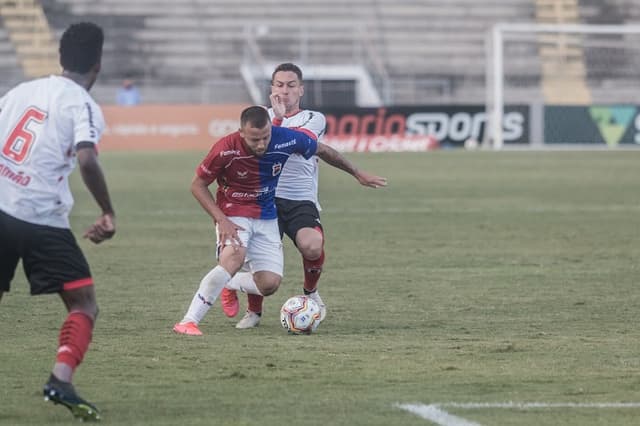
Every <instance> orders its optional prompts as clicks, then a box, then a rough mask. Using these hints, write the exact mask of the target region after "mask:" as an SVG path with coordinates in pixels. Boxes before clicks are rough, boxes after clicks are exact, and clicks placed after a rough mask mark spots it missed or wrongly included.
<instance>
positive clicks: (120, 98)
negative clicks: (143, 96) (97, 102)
mask: <svg viewBox="0 0 640 426" xmlns="http://www.w3.org/2000/svg"><path fill="white" fill-rule="evenodd" d="M116 102H117V104H118V105H123V106H133V105H138V104H139V103H140V92H139V91H138V88H137V87H136V85H135V84H134V82H133V80H131V79H128V78H127V79H125V80H123V81H122V86H121V87H120V88H119V89H118V93H117V96H116Z"/></svg>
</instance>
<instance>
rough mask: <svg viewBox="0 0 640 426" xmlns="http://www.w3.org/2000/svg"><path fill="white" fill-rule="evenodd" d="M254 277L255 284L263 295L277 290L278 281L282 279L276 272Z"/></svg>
mask: <svg viewBox="0 0 640 426" xmlns="http://www.w3.org/2000/svg"><path fill="white" fill-rule="evenodd" d="M258 274H259V273H258ZM256 275H257V274H256ZM254 277H255V280H256V286H257V287H258V290H260V293H262V295H263V296H269V295H272V294H273V293H275V292H276V291H278V288H279V287H280V282H281V281H282V277H281V276H279V275H276V274H263V275H261V276H254Z"/></svg>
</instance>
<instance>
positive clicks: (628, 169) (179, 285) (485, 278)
mask: <svg viewBox="0 0 640 426" xmlns="http://www.w3.org/2000/svg"><path fill="white" fill-rule="evenodd" d="M202 155H203V153H135V154H131V153H103V154H102V162H103V165H104V167H105V171H106V173H107V179H108V181H109V184H110V189H111V192H112V197H113V199H114V203H115V206H116V209H117V213H118V232H117V235H116V237H115V239H114V240H112V241H109V242H107V243H105V244H103V245H100V246H93V245H91V244H90V243H88V242H86V241H81V245H82V247H83V249H84V250H85V253H86V255H87V257H88V259H89V262H90V264H91V266H92V271H93V274H94V278H95V281H96V285H97V292H98V301H99V304H100V308H101V312H100V317H99V320H98V322H97V325H96V329H95V333H94V341H93V344H92V346H91V350H90V351H89V352H88V354H87V357H86V358H85V362H84V363H83V364H82V366H81V367H80V368H79V370H78V372H77V374H76V378H75V382H76V386H77V388H78V390H79V391H80V393H81V395H83V396H84V397H85V398H87V399H89V400H90V401H93V402H95V404H96V405H97V406H98V407H99V408H100V409H101V410H102V414H103V418H104V421H103V423H104V424H114V425H214V424H215V425H261V426H270V425H283V424H287V425H289V424H290V425H297V424H300V425H301V424H305V425H409V426H412V425H430V424H434V423H431V422H430V421H429V420H426V419H424V418H421V417H419V416H417V415H414V414H412V413H409V412H407V411H404V410H402V409H399V408H397V407H396V405H395V404H397V403H400V404H404V403H411V404H425V405H428V404H436V403H465V402H485V403H503V402H507V401H514V402H523V403H524V402H541V403H545V404H564V403H567V404H568V403H576V404H596V403H598V404H600V403H602V404H608V403H615V402H633V403H638V402H640V351H639V348H640V345H639V342H640V328H639V327H638V319H640V289H639V288H638V284H639V276H640V266H639V265H640V262H639V260H640V242H639V241H640V189H639V188H640V152H636V151H634V152H499V153H493V152H463V151H441V152H430V153H425V154H416V153H399V154H377V155H364V154H358V155H355V154H354V155H350V156H349V158H351V159H353V160H354V161H355V162H356V163H358V164H359V165H360V166H361V167H362V168H364V169H367V170H369V171H373V172H376V173H378V174H382V175H385V176H387V177H388V178H389V187H388V188H386V189H384V190H372V189H366V188H363V187H361V186H359V185H358V184H357V182H356V181H355V180H354V179H353V178H351V177H349V176H347V175H345V174H343V173H341V172H338V171H336V170H333V169H331V168H330V167H328V166H326V165H325V166H323V168H322V170H321V201H322V204H323V207H324V211H323V213H322V215H323V224H324V226H325V230H326V236H327V261H326V265H325V272H324V274H323V277H322V280H321V283H320V286H321V287H320V288H321V293H322V296H323V298H324V300H325V302H326V303H327V305H328V315H327V319H326V320H325V322H324V323H323V324H322V325H321V326H320V328H319V329H318V332H317V333H316V334H314V335H312V336H290V335H287V334H286V333H285V332H284V330H283V329H282V327H281V325H280V324H279V308H280V305H281V304H282V303H283V302H284V300H286V298H288V297H289V296H291V295H294V294H298V293H300V292H301V279H302V271H301V265H300V260H299V257H298V255H297V252H296V251H295V249H294V248H293V247H292V245H291V244H290V242H288V241H287V242H286V244H285V250H286V252H285V257H286V268H285V278H284V280H283V284H282V286H281V288H280V290H279V291H278V293H276V294H275V295H273V296H271V297H269V298H267V300H266V301H265V308H266V311H265V313H264V316H263V320H262V324H261V325H260V327H258V328H257V329H254V330H244V331H242V330H236V329H235V328H234V324H235V321H236V320H237V319H228V318H226V317H225V316H224V315H223V314H222V311H221V310H220V308H219V305H216V306H215V307H214V309H212V310H211V311H210V313H209V315H208V316H207V317H206V318H205V320H204V321H203V323H202V324H201V328H202V330H203V332H204V333H205V336H204V337H202V338H190V337H186V336H178V335H175V334H173V333H172V331H171V327H172V325H173V324H174V323H175V322H176V321H178V320H179V319H180V318H181V317H182V315H183V314H184V312H185V310H186V308H187V306H188V304H189V302H190V300H191V297H192V296H193V293H194V291H195V290H196V288H197V285H198V282H199V280H200V279H201V277H202V276H203V275H204V274H205V273H206V272H207V271H208V270H209V269H210V268H211V267H212V266H213V265H214V264H215V259H214V238H215V234H214V230H213V226H212V223H211V221H210V220H209V219H208V218H207V216H206V215H205V213H204V212H203V211H202V209H201V208H200V206H199V205H198V204H197V202H196V201H195V199H193V197H192V196H191V194H190V192H189V184H190V180H191V177H192V174H193V170H194V169H195V166H196V164H197V163H198V162H199V160H200V159H201V157H202ZM73 183H74V187H75V194H76V207H75V209H74V213H73V215H72V223H73V225H74V231H75V232H76V235H80V234H81V232H82V230H83V229H84V228H85V227H86V226H88V225H89V224H90V223H91V222H92V221H93V220H94V219H95V217H96V216H97V208H96V207H95V205H94V203H93V201H92V200H91V199H90V196H89V195H88V193H87V192H86V190H84V189H83V187H82V185H81V183H80V180H79V178H78V175H74V181H73ZM241 300H242V302H243V305H242V308H244V304H245V299H244V298H243V299H241ZM64 317H65V314H64V312H63V306H62V303H61V302H60V300H59V299H58V298H57V297H30V296H28V287H27V284H26V281H25V279H24V276H23V274H22V271H19V272H18V274H17V277H16V279H15V280H14V282H13V284H12V292H11V293H9V294H5V296H4V298H3V299H2V301H1V302H0V322H1V324H2V325H1V326H0V327H1V329H2V332H1V335H2V344H1V345H0V359H1V364H0V365H1V367H0V368H1V370H0V371H1V376H2V381H1V383H2V386H0V401H2V402H1V403H0V406H1V409H0V424H7V425H27V424H34V425H44V424H69V423H71V416H70V414H69V413H68V412H67V410H65V409H63V408H59V407H53V406H51V405H50V404H46V403H44V402H43V401H42V397H41V386H42V384H43V383H44V381H45V380H46V378H47V376H48V372H49V371H50V368H51V366H52V364H53V359H54V356H55V350H56V342H57V333H58V329H59V327H60V325H61V322H62V321H63V319H64ZM442 407H443V410H446V412H447V413H449V414H450V415H455V416H458V417H461V418H463V419H466V420H467V421H468V422H473V424H478V425H483V426H487V425H536V426H537V425H551V424H553V425H572V426H578V425H580V426H584V425H637V424H638V422H639V419H640V407H637V406H636V407H627V408H624V407H623V408H614V407H607V406H605V407H603V408H596V407H595V406H591V405H587V406H586V407H583V408H580V407H574V408H563V407H553V406H543V407H540V408H533V409H517V408H496V407H493V408H492V407H487V408H475V409H468V408H456V407H446V406H442ZM435 424H438V423H435ZM442 424H444V425H450V424H454V423H446V422H445V423H442Z"/></svg>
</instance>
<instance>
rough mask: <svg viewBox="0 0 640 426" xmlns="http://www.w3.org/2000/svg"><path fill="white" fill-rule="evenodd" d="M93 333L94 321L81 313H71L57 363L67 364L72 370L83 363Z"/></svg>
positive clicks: (65, 325)
mask: <svg viewBox="0 0 640 426" xmlns="http://www.w3.org/2000/svg"><path fill="white" fill-rule="evenodd" d="M92 333H93V320H91V318H90V317H89V316H88V315H87V314H85V313H83V312H79V311H74V312H71V313H69V315H68V316H67V319H66V320H65V322H64V324H62V328H61V329H60V337H59V344H60V346H59V347H58V355H57V356H56V362H61V363H63V364H67V365H68V366H69V367H71V369H72V370H75V368H76V367H77V366H78V365H79V364H80V363H81V362H82V359H83V358H84V354H85V352H87V349H88V348H89V343H90V342H91V335H92Z"/></svg>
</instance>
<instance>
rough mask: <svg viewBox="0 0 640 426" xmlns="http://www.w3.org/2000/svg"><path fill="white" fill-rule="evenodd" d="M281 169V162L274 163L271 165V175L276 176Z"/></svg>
mask: <svg viewBox="0 0 640 426" xmlns="http://www.w3.org/2000/svg"><path fill="white" fill-rule="evenodd" d="M281 171H282V163H276V164H274V165H273V166H272V167H271V174H272V176H278V175H279V174H280V172H281Z"/></svg>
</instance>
